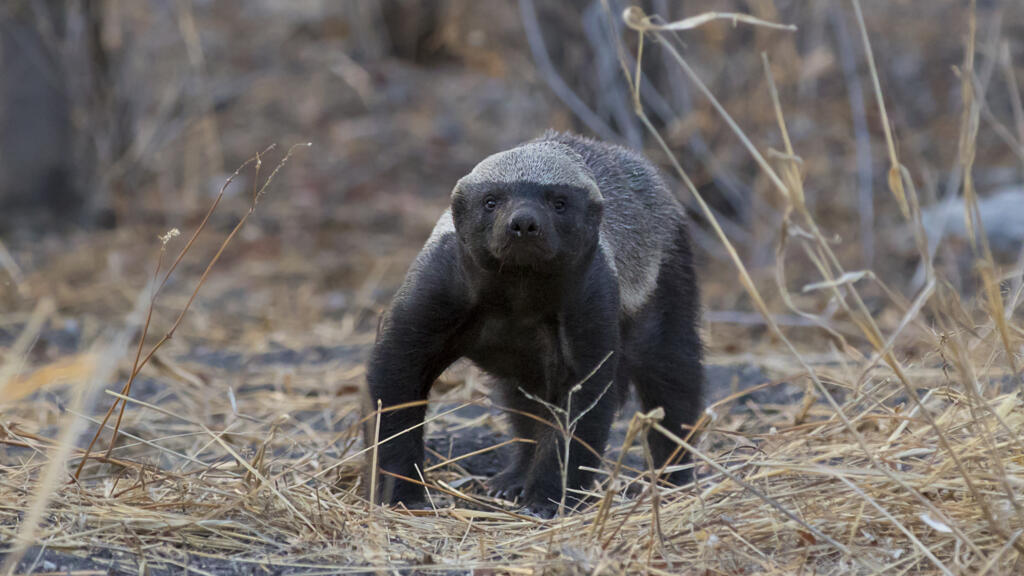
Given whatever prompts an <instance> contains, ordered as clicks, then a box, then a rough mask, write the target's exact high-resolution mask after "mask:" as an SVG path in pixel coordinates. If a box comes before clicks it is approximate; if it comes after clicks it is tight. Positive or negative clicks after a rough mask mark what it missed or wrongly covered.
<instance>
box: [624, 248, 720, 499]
mask: <svg viewBox="0 0 1024 576" xmlns="http://www.w3.org/2000/svg"><path fill="white" fill-rule="evenodd" d="M699 302H700V299H699V297H698V289H697V283H696V279H695V276H694V271H693V256H692V254H691V251H690V246H689V241H688V238H687V236H686V231H685V229H682V228H681V229H680V231H679V234H678V238H677V240H676V243H675V246H674V248H673V250H672V251H670V252H669V253H668V254H666V257H665V259H664V261H663V262H662V266H661V270H660V272H659V275H658V285H657V288H656V289H655V291H654V293H653V294H652V295H651V299H650V300H649V301H648V302H647V304H646V305H645V306H644V308H643V309H642V310H641V311H640V312H639V313H638V315H637V317H636V318H635V319H634V322H633V325H632V329H631V330H630V333H629V336H628V340H627V342H626V344H625V346H626V357H627V361H628V362H629V364H630V366H631V367H632V371H631V379H632V381H633V383H634V385H635V386H636V389H637V395H638V396H639V397H640V402H641V404H642V405H643V409H644V411H650V410H653V409H655V408H657V407H659V406H660V407H662V408H663V409H664V410H665V418H664V420H663V421H662V425H663V426H664V427H665V428H667V429H669V430H671V431H672V432H674V433H675V434H676V435H678V436H680V437H681V438H685V437H686V436H687V434H688V433H689V428H688V427H689V426H693V425H694V424H696V422H697V419H698V418H699V417H700V414H701V411H702V410H703V407H704V406H703V392H704V369H703V366H702V364H701V359H702V356H703V354H702V347H701V342H700V334H699V332H698V319H699V314H700V305H699ZM648 442H649V444H650V447H651V452H652V455H653V457H654V464H655V466H658V467H659V468H660V467H661V466H662V465H663V464H664V463H665V461H666V459H668V458H669V457H671V456H672V454H673V453H674V452H676V448H677V447H678V445H677V444H676V443H675V442H673V441H672V440H670V439H669V438H667V437H665V435H664V434H661V433H660V432H658V431H656V430H651V431H650V433H649V434H648ZM689 462H690V454H688V453H685V451H683V450H682V449H680V450H679V452H678V453H677V455H676V457H675V458H673V459H672V462H671V464H672V465H675V464H686V463H689ZM692 478H693V471H692V469H691V468H686V469H683V470H677V471H675V472H673V473H671V474H669V475H668V478H667V480H668V481H670V482H672V483H673V484H677V485H679V484H686V483H687V482H689V481H690V480H691V479H692Z"/></svg>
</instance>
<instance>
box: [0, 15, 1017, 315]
mask: <svg viewBox="0 0 1024 576" xmlns="http://www.w3.org/2000/svg"><path fill="white" fill-rule="evenodd" d="M643 5H644V8H645V9H646V11H647V12H648V13H654V14H659V15H662V16H664V17H665V18H667V19H679V18H683V17H686V16H691V15H694V14H698V13H701V12H704V11H706V10H711V9H714V10H719V11H722V10H734V11H740V12H747V13H751V14H753V15H755V16H758V17H761V18H764V19H767V20H772V21H778V22H783V23H792V24H796V25H797V26H798V28H799V29H798V31H797V32H780V31H777V30H769V29H764V28H752V27H749V26H740V27H737V28H734V27H732V26H731V25H730V24H728V23H726V22H720V23H716V24H712V25H708V26H705V27H703V28H701V29H699V30H695V31H692V32H687V33H685V35H680V36H679V37H678V46H679V48H680V49H681V50H682V53H683V54H684V56H685V57H686V58H687V59H688V61H689V62H690V63H691V65H692V66H694V67H695V68H696V70H697V72H698V73H699V74H700V76H701V77H702V79H703V80H704V81H705V82H706V83H707V84H708V86H709V87H710V88H711V90H712V91H713V92H714V93H715V94H716V95H717V97H718V98H719V99H720V100H721V101H722V102H723V104H724V105H725V107H726V109H727V110H728V111H729V112H730V113H731V114H732V115H733V116H734V117H735V118H736V119H737V120H738V122H739V124H740V126H742V127H743V129H744V130H745V131H746V132H747V134H748V135H749V136H750V137H751V139H752V141H753V142H754V144H755V145H756V146H758V147H759V149H761V150H762V152H766V151H767V150H768V149H769V148H774V149H781V147H782V144H781V140H780V137H779V132H778V128H777V124H776V121H775V117H774V112H773V110H772V108H771V104H770V100H769V93H768V90H767V85H766V81H765V75H764V73H763V69H762V64H761V59H760V54H761V52H765V53H766V54H768V55H769V57H770V58H771V60H772V65H773V73H774V75H775V80H776V82H777V84H778V86H779V88H780V92H781V98H782V105H783V109H784V111H785V113H786V116H787V121H788V124H789V128H790V130H791V135H792V137H793V142H794V146H795V148H796V151H797V153H798V154H800V155H801V156H802V159H803V170H804V173H805V175H806V186H807V189H808V199H809V202H810V203H811V206H812V209H813V210H814V212H815V214H816V215H817V216H818V217H819V218H821V219H822V221H823V222H827V223H828V224H830V225H832V226H833V229H832V231H833V232H835V233H836V234H838V235H839V236H840V237H841V238H842V239H843V247H842V249H841V251H842V252H843V254H844V255H845V256H848V257H849V261H848V266H851V267H862V266H865V267H881V268H882V269H883V270H882V271H883V272H896V273H903V272H905V270H903V268H904V267H905V265H906V263H905V262H903V261H902V258H903V257H904V256H910V255H912V254H913V250H912V247H911V244H912V242H910V237H909V236H908V235H906V234H902V233H901V232H902V230H901V228H902V227H901V223H902V219H901V218H900V216H899V213H898V210H895V208H896V205H895V202H894V200H893V199H892V197H891V195H890V194H888V191H887V188H886V184H885V174H886V169H887V167H888V160H887V153H886V149H885V142H884V138H883V135H882V132H881V120H880V117H879V112H878V109H877V106H876V104H875V98H874V94H873V92H872V86H871V83H870V77H869V76H868V74H867V68H866V61H865V57H864V46H863V43H862V41H861V38H860V33H859V30H858V27H857V23H856V20H855V19H854V16H853V12H852V10H851V8H850V5H849V4H848V3H846V2H839V1H829V2H809V1H776V2H772V1H751V2H745V1H743V2H741V1H736V2H704V1H692V0H689V1H684V2H669V1H666V0H658V1H650V2H645V3H644V4H643ZM624 7H625V3H623V2H621V1H619V0H576V1H572V2H557V3H556V2H534V1H532V0H524V1H521V2H515V1H486V2H467V1H460V0H384V1H381V2H373V1H358V0H353V1H330V0H253V1H247V2H242V1H232V0H220V1H213V0H145V1H139V2H134V1H133V2H129V1H123V0H79V1H71V0H69V1H57V2H40V1H26V0H9V1H7V2H4V4H3V6H2V7H0V71H2V74H0V234H2V236H0V238H2V239H3V241H4V243H5V244H6V246H7V250H9V251H10V252H11V254H12V257H13V260H14V262H15V263H17V264H18V265H19V267H21V268H23V269H24V270H22V272H23V273H28V274H31V272H32V271H34V270H36V269H37V267H38V266H39V265H40V264H42V263H44V262H47V261H49V259H50V258H52V254H51V253H49V251H48V250H49V249H48V246H51V243H52V245H53V248H52V249H55V250H57V251H58V252H65V253H66V251H67V250H68V249H70V246H78V245H80V244H81V243H82V242H88V241H89V239H91V238H93V237H94V236H97V235H99V236H104V235H106V237H108V238H109V237H110V236H109V234H108V232H107V231H109V230H111V229H117V230H132V231H145V236H146V237H148V238H151V239H152V238H155V234H157V233H158V232H162V231H164V230H165V229H167V228H170V227H172V226H175V227H181V228H183V229H185V228H188V227H189V226H190V225H194V224H195V222H196V221H197V219H198V218H199V217H200V216H201V215H202V214H204V213H205V211H206V209H207V208H208V206H209V203H210V202H211V200H212V199H213V197H214V196H215V194H216V192H217V191H218V190H219V188H220V186H221V184H222V183H223V181H224V180H225V178H226V177H227V175H228V174H230V173H231V172H232V171H233V170H234V169H235V168H236V167H237V166H238V165H239V164H240V163H241V162H242V161H243V160H245V159H246V158H249V157H250V156H252V155H253V154H254V153H256V152H258V151H260V150H262V149H264V148H265V147H266V146H267V145H268V144H270V143H278V144H279V145H280V146H282V147H283V148H282V149H284V148H287V146H289V145H291V144H294V143H297V142H306V141H309V142H312V143H313V144H314V146H313V148H312V149H310V150H306V151H302V153H301V154H299V156H298V157H297V158H295V162H294V163H293V164H292V165H291V166H289V167H288V169H287V170H286V171H284V172H283V173H282V175H281V180H280V182H279V185H278V189H276V190H275V191H273V193H272V194H271V198H270V199H269V203H268V205H267V206H265V207H263V208H262V209H261V210H260V211H259V213H258V214H257V216H256V217H255V218H254V221H253V222H252V228H253V229H254V230H250V231H249V236H248V237H247V241H248V242H256V241H257V240H258V239H260V240H262V241H263V242H264V243H265V244H266V246H265V247H266V248H268V249H269V248H270V247H273V249H275V250H280V251H289V252H291V253H293V254H295V255H297V256H300V257H301V258H303V259H307V260H313V261H315V260H317V259H318V258H325V257H326V256H324V254H334V255H338V254H348V255H352V252H353V251H354V250H355V251H364V250H365V251H369V253H368V254H366V255H367V256H371V257H376V256H380V257H390V256H394V255H397V256H398V260H400V261H401V260H403V259H404V260H406V261H407V260H408V258H409V255H408V254H407V253H400V252H399V251H400V250H403V249H414V248H415V246H416V245H417V244H418V243H419V241H420V240H421V239H422V238H423V237H424V236H425V234H426V233H427V231H428V229H429V226H430V224H431V223H432V220H433V219H434V218H435V216H436V214H437V213H438V212H439V211H440V210H441V209H442V206H443V205H444V203H445V198H446V195H447V193H448V192H449V191H450V189H451V186H452V185H453V183H454V181H455V180H456V179H457V178H458V177H459V176H461V175H462V174H464V173H465V172H466V171H467V170H468V169H469V168H471V167H472V166H473V164H474V163H475V162H477V161H478V160H480V159H481V158H482V157H484V156H485V155H487V154H490V153H492V152H495V151H498V150H501V149H504V148H508V147H510V146H513V145H515V144H516V143H518V142H521V141H523V140H525V139H529V138H532V137H535V136H536V135H538V134H539V133H540V132H542V131H543V130H544V129H546V128H549V127H554V128H557V129H571V130H575V131H578V132H581V133H583V134H586V135H590V136H595V137H599V138H602V139H606V140H612V141H617V142H621V143H623V144H625V145H628V146H631V147H634V148H641V149H646V150H648V151H649V153H650V156H651V157H652V159H654V160H655V161H656V162H658V163H660V164H662V165H663V166H665V167H668V163H667V159H666V158H665V157H664V155H663V154H662V153H661V152H660V150H657V149H656V148H654V147H653V145H652V140H651V138H650V136H649V135H648V134H646V133H645V130H644V128H643V126H642V125H641V124H640V122H639V121H638V120H637V118H636V117H635V115H634V114H633V112H632V107H631V101H630V95H629V93H628V85H627V81H626V80H625V78H624V75H623V73H622V69H621V67H620V64H619V61H618V57H617V50H618V47H619V46H621V47H622V48H623V49H624V50H625V53H626V54H627V59H630V60H631V59H632V57H633V55H635V47H636V35H635V33H632V32H631V31H628V30H625V29H624V27H623V25H622V23H621V18H620V15H621V13H622V9H623V8H624ZM866 8H867V9H866V14H865V19H866V24H867V29H868V31H869V33H870V34H871V36H872V41H873V43H874V49H875V53H876V58H877V61H878V66H879V70H878V74H879V77H880V80H881V82H882V90H883V92H884V94H885V95H886V98H887V100H888V102H889V107H890V109H889V117H890V121H891V123H892V127H893V129H894V132H895V134H896V137H897V140H898V142H897V146H898V149H899V151H900V155H901V159H902V160H903V162H904V163H905V164H906V165H907V166H908V168H909V169H910V172H911V174H912V175H914V178H915V182H916V183H917V186H918V188H919V189H920V190H921V195H922V202H923V204H925V205H932V204H941V200H942V199H943V198H949V197H955V196H957V195H958V190H957V187H958V186H957V178H956V175H955V174H953V175H952V176H951V172H953V171H955V170H956V164H957V162H956V158H957V145H958V130H959V123H960V119H961V108H962V102H961V97H960V80H959V78H958V75H957V74H958V73H957V68H958V66H959V65H960V64H961V63H962V61H963V56H964V50H965V41H966V30H967V13H968V3H967V2H920V1H918V2H912V1H897V2H886V3H869V4H868V5H867V7H866ZM1022 13H1024V9H1022V8H1021V5H1020V3H1019V2H1015V1H1009V0H1008V1H1003V2H999V1H983V2H981V3H980V5H979V6H978V27H979V36H978V46H977V51H978V62H977V64H976V68H977V71H976V73H977V74H978V77H979V78H978V82H979V83H980V85H981V88H982V89H983V90H984V93H985V101H986V105H987V106H986V108H985V113H984V115H983V120H982V129H981V130H980V133H979V138H978V150H977V154H976V157H977V163H976V165H975V171H974V174H975V180H976V185H977V188H978V190H979V191H980V192H981V194H982V195H983V196H985V197H989V196H998V197H999V198H1001V200H998V202H1004V201H1005V202H1006V204H1005V207H1009V206H1013V205H1015V202H1019V201H1020V199H1021V192H1020V187H1021V181H1022V167H1024V153H1022V150H1021V146H1020V143H1021V141H1022V140H1024V118H1022V113H1021V109H1020V92H1021V87H1020V85H1021V82H1022V81H1024V80H1022V78H1024V71H1022V68H1024V43H1022V42H1021V40H1020V39H1021V38H1022V37H1024V16H1022ZM650 48H651V49H650V50H649V51H648V52H647V53H646V57H645V59H644V78H645V81H644V82H643V86H642V99H643V102H644V105H645V107H646V109H647V111H648V114H649V115H650V116H651V118H652V119H653V120H654V122H655V124H656V126H657V127H658V128H659V129H660V130H661V131H662V132H663V134H664V135H665V137H666V139H667V140H668V143H669V144H670V146H671V147H672V149H673V151H674V153H675V154H676V156H677V158H679V159H680V161H681V162H682V164H683V166H684V168H685V169H686V170H687V171H688V172H689V173H690V175H691V177H692V178H693V179H694V180H695V181H696V183H697V184H698V186H699V187H700V189H701V190H702V191H703V192H704V193H705V196H706V197H707V198H708V200H709V202H710V203H711V204H712V206H713V208H714V209H715V211H716V212H717V213H718V215H719V216H720V219H721V221H722V223H723V225H724V226H725V229H726V232H727V233H728V234H729V235H730V237H731V238H732V239H733V241H734V242H735V243H736V244H737V245H738V246H739V247H740V248H741V250H742V251H743V256H744V257H745V259H746V260H747V261H748V262H749V263H750V264H751V265H752V266H753V267H754V268H755V269H756V268H759V267H763V266H766V265H770V264H771V263H772V262H773V260H774V245H775V235H776V234H777V230H778V227H779V223H780V221H781V218H782V214H781V212H780V210H779V209H778V205H779V202H778V199H777V197H776V194H775V192H773V191H772V189H771V187H770V186H769V184H768V182H767V181H766V179H765V178H764V177H763V176H762V175H761V174H760V173H759V171H758V170H757V169H756V165H755V164H754V162H753V160H752V159H751V158H750V155H749V154H748V153H747V152H746V151H745V150H744V149H743V148H742V146H740V145H739V143H738V141H737V139H736V138H735V136H734V135H732V134H731V133H730V131H729V130H728V128H727V127H726V126H725V124H724V123H723V122H722V121H721V119H720V118H719V117H718V116H717V115H716V114H715V113H714V112H713V110H712V109H711V107H710V104H709V103H708V102H707V100H706V99H705V98H703V97H702V96H700V95H699V94H698V93H697V92H696V90H695V89H694V87H693V86H691V85H690V84H689V82H688V81H687V80H686V78H685V77H684V76H683V74H682V73H681V71H680V70H679V68H678V65H676V64H675V63H674V62H672V61H671V59H670V58H669V57H668V56H667V54H666V52H665V50H663V49H661V48H660V47H658V46H650ZM632 65H633V64H632V62H631V63H630V66H632ZM667 173H668V174H670V177H671V176H672V175H671V171H667ZM240 184H241V185H240V186H239V190H242V189H244V188H245V184H244V182H240ZM676 189H677V190H678V191H679V194H680V198H682V199H683V200H684V201H685V202H687V203H688V204H689V205H691V206H692V202H691V199H690V198H688V194H687V193H686V192H685V190H684V189H683V188H682V187H681V186H676ZM1014 191H1016V192H1015V194H1016V195H1014ZM235 195H236V196H238V197H239V198H238V201H239V202H240V204H239V205H240V206H241V205H244V202H245V196H246V194H242V193H240V192H236V194H235ZM998 202H996V204H995V206H996V208H1000V209H993V210H991V212H992V213H993V214H1002V215H1005V213H1006V210H1004V209H1001V207H1004V205H1003V204H999V203H998ZM949 209H950V210H952V212H953V213H954V214H953V217H951V218H949V224H947V226H946V228H948V229H947V230H945V232H944V233H943V234H944V235H946V236H950V237H952V238H953V239H954V240H955V239H956V236H957V234H958V230H959V231H960V232H961V233H962V229H963V226H962V225H960V227H959V228H957V223H958V222H959V220H962V218H959V219H958V218H956V217H955V216H956V214H955V212H956V210H957V209H958V206H953V207H949ZM222 216H223V217H224V218H228V219H230V218H229V216H228V215H222ZM1004 219H1005V218H1004ZM698 220H699V218H698ZM1012 224H1015V225H1016V226H1017V228H1018V229H1016V230H1013V229H1007V228H1008V227H1009V228H1013V226H1012ZM992 226H993V228H994V229H993V230H992V233H993V236H994V242H995V245H996V246H995V247H996V248H997V251H998V252H999V253H1001V254H1002V255H1005V256H1007V257H1009V258H1012V256H1013V255H1014V253H1015V252H1016V251H1017V250H1019V244H1020V239H1021V235H1022V232H1021V230H1020V228H1021V227H1022V225H1021V222H1020V220H1019V219H1018V220H1015V221H1013V222H1010V223H1009V224H1005V223H1002V222H1001V221H1000V222H995V221H994V222H993V224H992ZM696 228H697V229H696V230H695V232H696V234H697V236H698V243H699V244H700V246H701V248H702V252H703V257H704V258H706V259H707V262H708V264H709V265H710V264H712V263H714V262H716V261H718V260H719V259H721V258H722V256H723V251H722V250H721V248H720V246H718V243H717V241H716V240H714V239H713V238H711V237H709V236H707V235H706V234H705V233H704V232H703V228H702V227H701V226H700V225H699V222H698V226H697V227H696ZM69 243H70V244H69ZM354 244H359V246H355V245H354ZM154 246H155V243H154ZM954 248H955V246H954ZM239 250H241V251H244V250H246V248H244V247H243V248H239ZM879 255H881V256H884V257H883V258H879ZM8 260H9V259H8ZM953 261H955V258H954V259H953ZM332 266H338V264H337V263H333V264H325V265H324V266H320V267H319V268H320V271H321V272H324V273H326V274H327V275H331V274H332V272H338V271H339V270H337V269H333V270H332V269H329V268H330V267H332ZM325 268H328V269H325ZM342 268H344V267H343V266H342ZM355 268H357V269H358V270H352V272H353V273H355V274H356V275H357V276H361V275H364V274H366V273H367V272H368V270H367V269H366V267H365V266H364V263H360V265H359V266H356V267H355ZM398 268H399V269H400V268H402V267H401V266H398ZM391 272H395V270H389V271H387V272H385V274H386V275H390V273H391ZM398 272H400V270H398ZM9 274H10V273H9V272H8V275H9ZM5 280H6V279H5ZM128 281H129V282H130V283H133V282H136V281H141V278H139V279H135V278H132V279H128ZM5 286H7V289H5V290H4V292H2V293H0V298H2V300H0V302H3V303H4V304H5V305H6V306H10V305H11V304H15V303H16V302H15V301H14V300H12V298H16V294H17V292H12V291H11V290H10V289H9V288H10V284H9V283H7V284H5ZM32 288H33V290H44V289H45V288H44V287H42V286H33V287H32ZM35 295H36V296H39V295H40V294H38V293H36V294H35ZM725 304H726V303H723V305H725Z"/></svg>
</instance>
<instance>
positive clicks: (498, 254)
mask: <svg viewBox="0 0 1024 576" xmlns="http://www.w3.org/2000/svg"><path fill="white" fill-rule="evenodd" d="M491 254H493V255H494V257H495V259H497V260H498V262H499V263H500V264H501V265H502V266H514V267H517V268H537V267H540V266H543V265H544V264H546V263H548V262H550V261H551V260H553V259H554V258H555V255H556V251H555V250H554V248H553V247H552V246H551V245H550V243H549V241H548V240H547V239H546V238H544V237H543V236H540V237H536V238H517V237H515V236H513V235H511V234H505V235H503V237H502V238H501V239H499V240H497V241H496V242H494V243H493V244H492V247H491Z"/></svg>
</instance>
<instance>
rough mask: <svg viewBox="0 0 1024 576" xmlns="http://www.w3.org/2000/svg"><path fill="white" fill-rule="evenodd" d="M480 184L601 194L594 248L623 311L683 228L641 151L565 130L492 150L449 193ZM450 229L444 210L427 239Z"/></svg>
mask: <svg viewBox="0 0 1024 576" xmlns="http://www.w3.org/2000/svg"><path fill="white" fill-rule="evenodd" d="M484 182H491V183H508V184H514V183H516V182H531V183H535V184H540V185H563V184H564V185H572V186H578V187H582V188H585V189H587V190H589V191H590V194H591V197H592V198H599V199H601V201H602V202H603V203H604V206H605V209H604V216H603V220H602V222H601V231H600V239H599V246H600V248H601V252H602V253H603V254H604V255H605V256H606V257H607V258H608V259H609V261H610V264H611V265H612V267H613V269H615V271H616V273H617V274H618V277H619V290H620V298H621V300H622V308H623V311H624V312H625V313H627V314H632V313H634V312H636V311H637V310H639V309H640V308H641V307H643V305H644V303H645V302H646V301H647V299H648V298H649V297H650V295H651V292H652V291H653V290H654V288H655V286H657V283H658V272H659V270H660V268H661V260H662V258H663V255H664V254H665V253H666V251H667V249H668V247H669V245H670V244H671V243H672V241H673V238H674V234H675V230H676V229H677V227H679V226H681V225H682V226H685V220H686V217H685V214H684V212H683V208H682V205H681V204H680V203H679V201H678V200H677V199H676V198H675V197H674V196H673V195H672V193H671V192H670V191H669V190H668V188H667V187H666V186H665V182H664V180H662V178H661V176H660V175H659V174H658V172H657V170H656V169H654V168H653V167H652V166H651V164H650V163H649V162H647V161H646V160H645V159H644V158H643V156H641V155H640V154H638V153H637V152H634V151H632V150H629V149H626V148H622V147H618V146H615V147H612V146H608V145H605V144H601V143H599V142H595V141H593V140H591V139H589V138H584V137H581V136H576V135H573V134H560V133H558V132H554V131H549V132H547V133H546V134H544V135H543V136H541V137H540V138H538V139H537V140H533V141H531V142H527V143H526V144H523V145H521V146H518V147H516V148H513V149H511V150H506V151H504V152H498V153H497V154H492V155H491V156H488V157H487V158H485V159H484V160H483V161H481V162H480V163H479V164H477V165H476V167H475V168H473V170H472V171H471V172H470V173H469V174H468V175H466V176H465V177H463V178H462V179H461V180H459V182H458V184H457V185H456V186H455V189H454V190H453V191H452V194H453V195H456V194H458V193H459V190H460V187H461V186H463V185H472V184H476V183H484ZM651 216H654V217H651ZM454 230H455V227H454V223H453V222H452V219H451V211H450V210H449V211H446V212H445V213H444V214H443V215H442V216H441V218H440V220H438V222H437V225H436V226H435V227H434V231H433V233H432V234H431V236H430V239H429V240H428V241H427V245H428V246H432V245H433V244H436V243H437V242H438V241H440V240H441V238H442V237H443V236H444V235H445V234H447V233H452V232H454Z"/></svg>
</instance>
